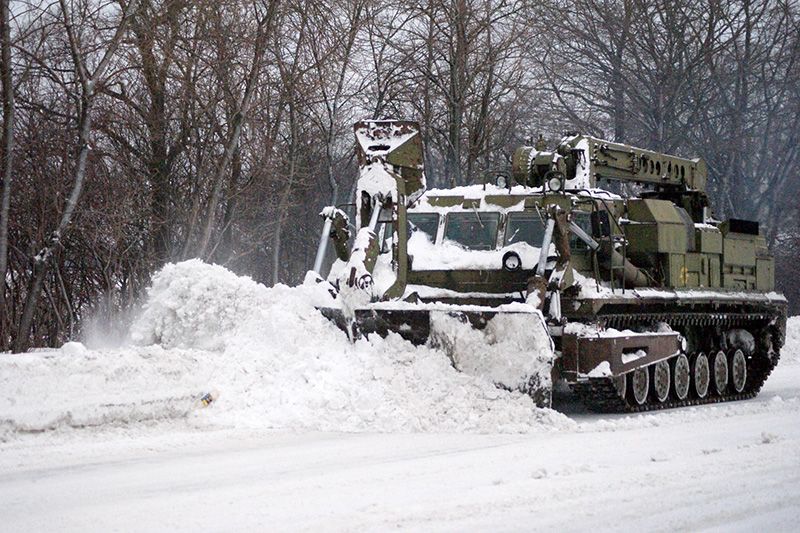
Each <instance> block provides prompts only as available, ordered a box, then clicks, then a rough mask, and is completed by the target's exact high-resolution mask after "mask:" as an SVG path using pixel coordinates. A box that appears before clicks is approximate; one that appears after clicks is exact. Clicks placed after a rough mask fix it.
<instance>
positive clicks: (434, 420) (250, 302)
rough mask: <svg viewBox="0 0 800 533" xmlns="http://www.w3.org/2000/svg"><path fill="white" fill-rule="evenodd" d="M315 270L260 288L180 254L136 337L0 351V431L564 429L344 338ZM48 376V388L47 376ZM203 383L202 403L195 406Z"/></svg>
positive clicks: (403, 354) (465, 383) (469, 385)
mask: <svg viewBox="0 0 800 533" xmlns="http://www.w3.org/2000/svg"><path fill="white" fill-rule="evenodd" d="M325 298H330V296H329V295H327V292H326V291H325V290H324V289H323V288H322V287H321V286H320V285H317V284H316V283H314V282H313V280H311V279H309V280H308V281H307V282H306V283H305V284H304V285H302V286H300V287H295V288H289V287H286V286H282V285H278V286H276V287H273V288H266V287H264V286H262V285H259V284H257V283H255V282H254V281H252V280H251V279H249V278H242V277H238V276H235V275H234V274H232V273H231V272H229V271H227V270H225V269H224V268H222V267H219V266H213V265H207V264H204V263H202V262H200V261H196V260H192V261H186V262H184V263H180V264H176V265H168V266H167V267H165V268H164V269H163V270H162V271H161V272H160V273H158V274H157V275H156V276H155V277H154V278H153V284H152V287H151V289H150V291H149V298H148V303H147V304H146V306H145V308H144V311H143V313H142V315H141V317H140V318H139V319H138V321H137V322H136V324H135V325H134V326H133V328H132V331H131V337H132V339H133V340H134V342H136V343H138V344H139V345H138V346H131V347H126V348H122V349H118V350H105V351H90V350H87V349H86V348H84V347H83V345H80V344H78V343H70V344H68V345H65V346H64V347H63V348H62V349H61V350H56V351H47V352H37V353H31V354H26V355H24V356H21V357H20V356H9V357H4V358H2V359H0V390H2V392H0V421H2V422H0V428H4V429H0V439H2V438H3V433H5V434H6V437H8V435H9V434H10V433H14V432H19V431H23V432H37V431H45V430H50V429H57V428H59V427H75V426H91V425H100V424H127V423H130V422H137V421H141V420H152V419H164V418H183V417H187V419H188V420H189V421H190V423H192V424H197V425H201V426H202V425H212V426H237V427H251V428H275V429H311V430H324V431H379V432H390V431H391V432H397V431H400V432H418V431H448V432H449V431H452V432H479V433H485V432H492V433H495V432H520V433H526V432H532V431H542V430H551V429H555V428H564V427H574V423H573V422H571V421H570V420H569V419H568V418H567V417H565V416H563V415H561V414H559V413H556V412H554V411H552V410H547V409H538V408H536V407H535V406H534V404H533V402H532V401H531V399H530V398H529V397H528V396H525V395H522V394H519V393H510V392H506V391H502V390H499V389H497V388H496V387H495V386H494V385H493V384H492V383H490V382H489V381H486V380H484V379H481V378H478V377H474V376H469V375H467V374H463V373H460V372H458V371H456V370H455V369H454V368H453V367H452V366H451V364H450V361H449V360H448V358H447V356H446V355H445V354H444V353H442V352H441V351H439V350H435V349H432V348H427V347H415V346H413V345H411V344H410V343H408V342H406V341H404V340H403V339H402V338H400V337H399V336H390V337H389V338H387V339H382V338H380V337H378V336H370V338H368V339H361V340H359V341H358V342H356V343H354V344H353V343H350V342H349V341H348V340H347V338H346V336H345V335H344V333H342V332H341V331H339V330H338V329H337V328H336V327H335V326H333V325H332V324H331V323H330V322H329V321H327V320H326V319H324V318H323V317H322V316H321V315H320V313H319V312H318V311H317V310H316V309H315V308H314V305H313V303H314V302H315V301H320V299H323V300H324V299H325ZM54 384H57V385H54ZM211 389H217V390H219V392H220V398H219V399H218V400H217V401H215V402H214V403H213V404H212V405H211V406H210V407H209V408H206V409H201V410H195V409H194V403H195V401H196V399H197V398H198V397H199V396H201V395H202V394H203V393H205V392H208V391H209V390H211Z"/></svg>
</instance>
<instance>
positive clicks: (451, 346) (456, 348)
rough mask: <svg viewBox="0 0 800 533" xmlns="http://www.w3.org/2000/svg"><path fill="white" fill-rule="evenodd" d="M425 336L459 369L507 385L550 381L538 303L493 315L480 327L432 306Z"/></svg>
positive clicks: (543, 385)
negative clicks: (433, 308) (474, 326)
mask: <svg viewBox="0 0 800 533" xmlns="http://www.w3.org/2000/svg"><path fill="white" fill-rule="evenodd" d="M519 307H520V308H526V307H528V306H525V305H522V304H520V305H519ZM431 337H432V339H433V342H434V344H436V345H437V346H440V347H442V348H443V349H444V350H445V352H446V353H447V355H448V356H449V357H450V359H451V360H452V361H453V364H454V365H455V367H456V368H457V369H459V370H461V371H462V372H466V373H467V374H470V375H472V376H480V377H483V378H485V379H488V380H489V381H491V382H492V383H495V384H497V385H499V386H502V387H504V388H507V389H511V390H521V391H530V390H534V391H535V390H542V389H547V390H549V389H551V387H552V382H551V377H550V375H551V370H552V368H553V358H554V353H553V346H552V341H551V340H550V336H549V334H548V332H547V329H546V326H545V323H544V319H543V318H542V315H541V313H540V312H539V310H538V309H535V308H532V307H531V308H530V309H526V310H524V311H523V310H522V309H520V310H519V311H518V312H508V313H504V314H499V315H496V316H494V317H493V318H491V319H490V320H489V321H488V322H487V324H486V327H485V328H483V329H482V330H478V329H475V328H473V327H472V325H471V324H470V323H469V322H468V321H467V320H466V319H465V318H462V317H459V316H452V315H451V314H450V313H447V312H442V311H432V312H431Z"/></svg>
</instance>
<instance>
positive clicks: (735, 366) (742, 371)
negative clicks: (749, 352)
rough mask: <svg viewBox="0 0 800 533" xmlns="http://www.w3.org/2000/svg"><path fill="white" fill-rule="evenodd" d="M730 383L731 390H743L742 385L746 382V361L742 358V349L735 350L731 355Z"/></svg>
mask: <svg viewBox="0 0 800 533" xmlns="http://www.w3.org/2000/svg"><path fill="white" fill-rule="evenodd" d="M730 367H731V385H733V390H735V391H736V392H737V393H739V392H742V391H743V390H744V385H745V383H746V382H747V361H746V360H745V358H744V352H742V350H736V351H735V352H733V355H732V356H731V362H730Z"/></svg>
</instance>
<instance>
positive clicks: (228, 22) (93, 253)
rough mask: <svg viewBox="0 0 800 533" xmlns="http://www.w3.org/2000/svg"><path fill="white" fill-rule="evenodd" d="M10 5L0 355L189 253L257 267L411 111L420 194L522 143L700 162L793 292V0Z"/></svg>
mask: <svg viewBox="0 0 800 533" xmlns="http://www.w3.org/2000/svg"><path fill="white" fill-rule="evenodd" d="M0 6H1V7H2V15H3V16H2V25H1V26H2V27H1V28H0V30H2V31H0V33H1V34H2V57H1V61H0V63H1V64H0V77H2V89H3V91H2V98H3V142H2V147H0V151H1V152H2V161H3V165H2V168H3V195H2V212H0V280H2V281H3V284H2V294H1V295H0V297H1V298H0V305H2V316H1V320H0V322H1V323H0V332H1V333H2V335H0V350H17V351H19V350H25V349H27V348H29V347H32V346H54V345H59V344H60V343H63V342H64V341H66V340H68V339H70V338H77V337H79V336H80V335H81V334H82V333H84V332H85V330H86V329H87V328H88V327H89V325H90V322H91V323H97V322H99V323H100V325H102V323H103V322H108V323H113V322H114V321H115V320H116V319H117V318H118V317H120V316H122V315H124V314H125V313H127V312H129V311H130V309H132V308H133V307H134V306H135V304H136V302H137V299H138V298H139V296H140V295H141V293H142V291H143V289H144V288H145V287H146V286H147V283H148V282H149V280H150V276H151V275H152V273H153V272H154V271H156V270H157V269H159V268H160V267H161V266H162V265H164V264H165V263H167V262H171V261H179V260H182V259H187V258H192V257H200V258H202V259H204V260H207V261H211V262H215V263H219V264H222V265H224V266H226V267H228V268H230V269H232V270H233V271H235V272H237V273H240V274H246V275H250V276H251V277H253V278H254V279H256V280H258V281H260V282H264V283H266V284H274V283H277V282H283V283H289V284H295V283H297V282H299V281H301V280H302V278H303V275H304V273H305V272H306V270H308V269H309V268H310V266H311V265H312V262H313V256H314V253H315V251H316V244H317V239H318V232H319V228H320V226H321V221H320V219H319V217H318V213H319V211H320V210H321V208H322V207H323V206H325V205H329V204H332V203H333V204H347V203H348V202H351V201H352V200H351V195H352V193H353V185H354V179H355V176H356V168H355V161H354V157H353V144H354V141H353V136H352V124H353V122H354V121H355V120H357V119H361V118H405V119H413V120H417V121H419V122H420V124H421V126H422V129H423V133H424V142H425V146H426V154H425V157H426V165H427V169H428V181H429V186H440V187H441V186H450V185H460V184H466V183H472V182H479V181H481V180H483V179H484V176H485V175H486V174H487V173H490V172H491V171H492V170H493V169H497V168H498V167H502V166H504V165H506V164H508V157H509V155H510V153H511V151H512V150H513V149H514V148H515V147H516V146H517V145H519V144H520V143H522V142H525V141H526V140H528V139H530V138H531V137H532V136H533V135H538V134H539V133H542V134H544V135H545V137H546V138H548V139H550V140H551V141H555V140H556V139H557V138H558V137H560V135H562V134H563V133H565V132H567V131H581V132H585V133H588V134H591V135H597V136H604V137H606V138H610V139H613V140H617V141H621V142H626V143H629V144H634V145H637V146H641V147H644V148H650V149H655V150H660V151H666V152H671V153H676V154H679V155H684V156H689V157H696V156H702V157H704V158H705V159H706V161H707V162H708V165H709V170H710V191H709V192H710V194H711V196H712V201H713V203H714V208H715V211H716V214H717V215H718V217H720V218H721V217H727V216H735V217H742V218H753V219H758V220H760V221H761V223H762V227H763V228H764V229H765V232H766V235H767V238H768V240H769V243H770V245H771V246H772V247H773V249H774V250H775V251H776V254H777V256H778V266H779V268H778V277H779V284H780V288H781V289H782V290H784V291H785V292H786V293H787V295H789V296H790V298H792V299H793V303H794V306H795V307H794V312H797V311H798V310H799V309H798V305H799V304H800V289H799V288H798V286H799V285H800V282H798V278H800V272H799V271H798V269H799V268H800V238H799V237H798V234H800V227H798V224H800V222H799V220H800V207H799V206H800V201H798V198H800V179H798V174H799V171H800V14H799V13H798V5H797V2H795V1H793V0H769V1H767V0H733V1H728V0H725V1H722V0H711V1H709V2H696V1H693V0H569V1H566V0H540V1H536V2H531V1H529V0H444V1H442V0H244V1H241V0H237V1H234V0H195V1H192V0H55V1H52V2H49V3H48V2H43V3H39V2H22V1H20V2H9V1H8V0H0Z"/></svg>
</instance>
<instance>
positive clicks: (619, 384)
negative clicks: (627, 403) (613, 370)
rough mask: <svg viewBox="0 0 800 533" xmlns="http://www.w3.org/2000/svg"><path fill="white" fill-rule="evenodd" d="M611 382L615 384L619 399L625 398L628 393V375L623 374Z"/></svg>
mask: <svg viewBox="0 0 800 533" xmlns="http://www.w3.org/2000/svg"><path fill="white" fill-rule="evenodd" d="M611 382H612V383H613V384H614V389H615V390H616V391H617V394H618V395H619V397H620V398H625V395H626V394H627V392H628V375H627V374H623V375H621V376H617V377H615V378H612V379H611Z"/></svg>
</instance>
